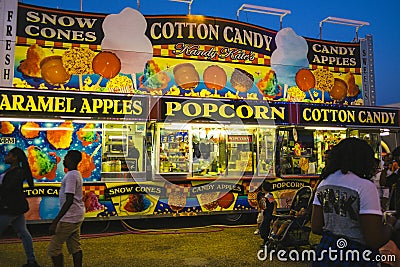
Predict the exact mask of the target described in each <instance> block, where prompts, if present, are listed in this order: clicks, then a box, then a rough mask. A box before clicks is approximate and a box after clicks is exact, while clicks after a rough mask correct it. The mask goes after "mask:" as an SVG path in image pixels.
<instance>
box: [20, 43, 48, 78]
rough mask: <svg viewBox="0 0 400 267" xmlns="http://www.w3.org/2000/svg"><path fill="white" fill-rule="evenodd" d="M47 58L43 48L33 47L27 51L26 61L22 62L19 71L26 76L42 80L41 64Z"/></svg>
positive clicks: (34, 45)
mask: <svg viewBox="0 0 400 267" xmlns="http://www.w3.org/2000/svg"><path fill="white" fill-rule="evenodd" d="M45 57H46V55H45V52H44V50H43V48H42V47H40V46H39V45H37V44H33V45H31V46H30V47H29V48H28V50H27V51H26V59H25V60H23V61H21V64H20V65H19V70H20V71H21V72H22V73H23V74H24V75H26V76H29V77H35V78H41V77H42V75H41V70H40V62H41V61H42V60H43V59H44V58H45Z"/></svg>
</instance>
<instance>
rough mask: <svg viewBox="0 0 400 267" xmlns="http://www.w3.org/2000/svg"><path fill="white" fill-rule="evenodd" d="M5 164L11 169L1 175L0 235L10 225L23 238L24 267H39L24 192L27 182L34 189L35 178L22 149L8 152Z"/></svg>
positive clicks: (16, 148)
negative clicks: (27, 218)
mask: <svg viewBox="0 0 400 267" xmlns="http://www.w3.org/2000/svg"><path fill="white" fill-rule="evenodd" d="M5 163H6V164H10V167H9V168H8V169H7V170H6V171H5V172H4V173H3V174H1V175H0V234H2V233H3V232H4V230H5V229H6V228H7V226H8V225H9V224H11V226H12V227H13V228H14V230H15V231H16V232H17V234H18V237H19V238H21V240H22V244H23V246H24V250H25V254H26V257H27V261H28V262H27V264H25V265H23V266H39V265H38V263H37V262H36V259H35V254H34V250H33V241H32V236H31V234H30V233H29V231H28V228H27V227H26V221H25V215H24V213H25V212H27V211H28V210H29V204H28V201H27V200H26V197H25V193H24V190H23V183H24V181H25V180H26V181H27V182H28V185H29V187H30V188H31V189H33V177H32V172H31V169H30V167H29V163H28V160H27V158H26V155H25V153H24V151H22V149H20V148H18V147H15V148H13V149H11V150H10V152H8V154H7V156H6V157H5Z"/></svg>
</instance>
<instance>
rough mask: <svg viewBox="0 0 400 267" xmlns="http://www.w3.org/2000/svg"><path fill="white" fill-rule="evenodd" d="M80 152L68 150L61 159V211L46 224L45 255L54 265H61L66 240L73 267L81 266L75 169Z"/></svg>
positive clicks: (79, 196)
mask: <svg viewBox="0 0 400 267" xmlns="http://www.w3.org/2000/svg"><path fill="white" fill-rule="evenodd" d="M81 160H82V154H81V152H80V151H78V150H70V151H68V152H67V155H66V156H65V158H64V167H65V168H66V169H67V170H68V172H67V174H66V175H65V176H64V179H63V180H62V182H61V188H60V193H59V198H60V206H61V210H60V211H59V213H58V214H57V216H56V218H55V219H54V220H53V222H52V223H51V225H50V228H49V232H50V234H51V235H53V236H52V238H51V241H50V244H49V247H48V254H49V256H50V257H51V259H52V261H53V265H54V266H55V267H61V266H63V265H64V257H63V253H62V247H63V244H64V243H65V242H66V243H67V248H68V252H69V253H70V254H72V258H73V261H74V267H81V266H82V248H81V238H80V230H81V225H82V222H83V219H84V214H85V205H84V203H83V200H82V194H83V193H82V183H83V180H82V175H81V173H80V172H79V171H78V170H77V168H78V164H79V162H80V161H81Z"/></svg>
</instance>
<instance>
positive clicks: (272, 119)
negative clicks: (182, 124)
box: [160, 98, 289, 124]
mask: <svg viewBox="0 0 400 267" xmlns="http://www.w3.org/2000/svg"><path fill="white" fill-rule="evenodd" d="M160 101H161V117H162V119H163V120H165V121H190V120H212V121H219V122H223V121H224V122H228V123H235V122H239V121H243V122H257V123H260V124H268V123H269V124H273V123H279V124H282V123H288V119H289V118H288V114H289V105H288V104H282V103H268V102H257V101H232V100H230V101H229V100H228V101H227V100H219V101H215V100H212V99H207V100H200V99H171V98H164V99H161V100H160Z"/></svg>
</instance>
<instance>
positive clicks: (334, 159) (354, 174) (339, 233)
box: [311, 138, 395, 267]
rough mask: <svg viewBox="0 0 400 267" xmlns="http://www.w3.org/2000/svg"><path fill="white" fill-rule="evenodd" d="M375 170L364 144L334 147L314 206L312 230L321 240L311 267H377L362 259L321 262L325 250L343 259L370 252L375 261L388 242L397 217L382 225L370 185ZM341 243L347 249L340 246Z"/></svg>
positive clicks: (357, 141)
mask: <svg viewBox="0 0 400 267" xmlns="http://www.w3.org/2000/svg"><path fill="white" fill-rule="evenodd" d="M375 169H376V163H375V157H374V152H373V150H372V148H371V147H370V146H369V145H368V143H367V142H366V141H364V140H361V139H357V138H347V139H344V140H342V141H341V142H339V143H338V144H337V145H336V146H334V147H333V148H332V150H331V152H330V153H329V158H328V161H327V165H326V167H325V169H324V171H323V173H322V174H321V182H320V183H319V185H318V187H317V189H316V194H315V197H314V202H313V213H312V220H311V229H312V232H313V233H314V234H317V235H322V239H321V242H320V244H319V245H318V247H317V251H316V253H317V259H320V261H315V262H314V263H313V266H324V267H325V266H343V264H346V266H377V263H376V262H373V261H367V260H366V259H364V258H363V257H361V256H360V257H358V259H357V261H355V260H352V259H346V258H344V259H340V258H339V257H337V258H336V260H333V259H330V258H329V257H326V256H325V257H323V259H322V257H321V256H322V255H323V253H324V252H326V251H327V250H329V249H335V250H340V251H341V252H343V255H349V253H347V251H350V250H352V251H354V250H357V251H359V255H362V253H363V252H364V251H366V250H369V251H372V252H373V253H372V254H370V255H369V257H370V258H371V259H373V257H374V256H375V255H377V254H378V253H379V251H378V249H379V248H380V247H381V246H383V245H384V244H386V243H387V242H388V241H389V239H390V236H391V234H392V230H393V224H394V223H395V218H394V217H393V216H389V217H388V218H387V221H386V224H385V225H384V223H383V221H382V211H381V206H380V201H379V194H378V190H377V188H376V186H375V184H374V183H373V182H372V181H370V179H371V177H372V175H373V174H374V173H375V171H376V170H375ZM343 239H344V240H345V242H346V246H344V247H339V244H341V243H340V241H343Z"/></svg>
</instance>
